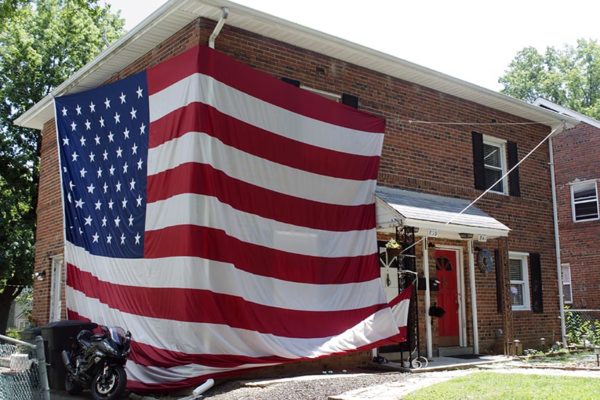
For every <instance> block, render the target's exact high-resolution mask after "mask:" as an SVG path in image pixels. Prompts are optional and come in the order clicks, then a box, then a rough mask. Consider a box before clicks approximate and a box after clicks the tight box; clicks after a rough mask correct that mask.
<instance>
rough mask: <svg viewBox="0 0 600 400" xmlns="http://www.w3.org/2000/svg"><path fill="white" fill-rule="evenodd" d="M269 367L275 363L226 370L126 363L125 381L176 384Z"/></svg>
mask: <svg viewBox="0 0 600 400" xmlns="http://www.w3.org/2000/svg"><path fill="white" fill-rule="evenodd" d="M271 365H277V363H270V364H244V365H239V366H237V367H227V368H216V367H208V366H206V365H198V364H186V365H178V366H176V367H170V368H162V367H154V366H152V367H146V366H144V365H139V364H136V363H135V362H133V361H131V360H128V361H127V365H126V368H127V379H128V380H131V381H136V382H143V383H149V384H158V383H163V384H164V383H171V382H178V381H181V380H184V379H188V378H192V377H200V376H203V375H208V374H218V373H220V372H227V371H236V370H240V369H247V368H255V367H268V366H271Z"/></svg>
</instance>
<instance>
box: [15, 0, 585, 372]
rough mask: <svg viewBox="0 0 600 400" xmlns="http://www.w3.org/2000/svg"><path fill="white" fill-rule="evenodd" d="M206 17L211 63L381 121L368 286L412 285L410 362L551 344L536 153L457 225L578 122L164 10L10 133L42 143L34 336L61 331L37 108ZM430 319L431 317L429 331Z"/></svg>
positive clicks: (213, 6)
mask: <svg viewBox="0 0 600 400" xmlns="http://www.w3.org/2000/svg"><path fill="white" fill-rule="evenodd" d="M221 6H227V7H229V10H230V15H229V18H228V19H227V21H226V24H225V26H224V27H223V29H222V31H221V32H220V34H219V36H218V38H217V39H216V49H217V50H218V51H221V52H223V53H225V54H227V55H229V56H231V57H233V58H234V59H236V60H238V61H240V62H243V63H245V64H248V65H250V66H252V67H253V68H256V69H258V70H262V71H265V72H267V73H269V74H271V75H273V76H275V77H278V78H282V79H284V80H287V81H288V82H289V83H291V84H295V85H298V86H299V87H300V88H304V89H306V90H311V91H314V92H317V93H320V94H322V95H324V96H327V97H329V98H331V99H332V100H334V101H342V102H345V103H346V104H348V105H351V106H355V107H358V108H359V109H362V110H365V111H367V112H370V113H373V114H376V115H380V116H382V117H384V118H385V119H386V138H385V141H384V146H383V153H382V158H381V165H380V171H379V178H378V184H379V188H378V191H377V195H378V200H377V202H378V225H379V228H380V232H379V235H380V236H379V238H380V239H381V243H382V268H381V273H382V283H383V285H384V287H385V288H386V292H387V293H388V294H389V296H392V295H393V294H395V293H397V292H398V291H399V290H400V289H399V288H401V287H402V285H403V284H404V280H405V279H400V280H399V279H398V273H397V271H398V269H399V268H400V269H408V270H415V271H416V273H417V274H418V276H419V280H418V281H419V282H420V283H421V285H420V290H419V291H418V299H419V304H418V310H419V312H418V314H415V315H413V318H415V319H414V320H418V324H415V326H418V327H419V332H420V334H419V339H420V340H419V342H420V348H421V351H422V353H423V354H426V355H428V356H429V357H433V356H436V355H438V354H452V353H457V352H458V353H473V352H474V353H502V352H503V351H505V350H506V349H507V344H509V343H512V341H513V340H514V339H519V340H521V341H522V342H523V343H524V345H525V346H527V347H534V346H536V345H537V344H538V343H539V338H541V337H545V338H550V339H551V340H560V338H561V327H560V320H559V318H557V317H558V316H559V301H558V284H557V282H558V278H557V272H556V271H557V269H556V257H555V243H554V236H553V233H554V229H553V222H552V221H553V220H552V204H551V202H550V201H549V200H548V199H550V198H551V185H550V169H549V151H548V150H549V148H548V146H547V144H544V145H542V146H541V147H540V149H539V150H537V151H536V152H534V153H533V154H532V155H531V157H530V158H529V159H527V160H526V161H525V162H524V163H523V164H522V165H520V166H519V168H518V170H516V171H515V172H514V173H512V174H511V175H510V176H509V177H508V178H506V179H504V180H503V181H501V182H500V183H498V184H497V185H495V186H494V188H493V189H492V190H491V192H490V193H489V194H488V195H486V196H485V197H484V198H483V199H482V200H481V201H480V202H478V203H477V205H476V207H472V208H470V209H469V210H467V211H466V212H465V213H463V214H461V211H462V210H463V209H464V208H465V207H466V206H467V205H468V204H469V202H470V201H471V200H473V199H475V198H476V197H477V196H479V195H480V194H481V193H482V192H483V191H484V190H485V189H486V188H487V187H489V186H491V185H492V184H493V183H494V182H495V181H496V180H497V179H498V178H500V177H501V176H502V175H503V174H504V173H505V172H507V171H508V169H509V168H510V167H511V166H513V165H515V164H516V162H517V160H520V159H521V158H522V157H524V156H525V154H527V152H528V151H529V150H530V149H532V148H534V147H535V146H536V145H537V144H538V143H539V142H540V141H541V140H542V139H543V138H545V137H546V136H547V135H548V134H549V133H550V131H551V130H552V129H554V128H558V127H560V126H562V125H563V124H564V123H565V122H567V123H569V124H573V125H574V124H576V123H577V121H575V120H573V119H571V118H569V117H567V116H560V115H557V114H555V113H553V112H550V111H547V110H544V109H541V108H539V107H536V106H532V105H528V104H526V103H524V102H521V101H519V100H515V99H513V98H510V97H507V96H504V95H501V94H498V93H496V92H493V91H490V90H487V89H484V88H481V87H478V86H475V85H473V84H470V83H467V82H464V81H460V80H458V79H456V78H452V77H449V76H446V75H444V74H441V73H439V72H436V71H432V70H429V69H427V68H424V67H421V66H418V65H415V64H412V63H409V62H407V61H404V60H401V59H398V58H395V57H392V56H390V55H387V54H383V53H379V52H377V51H374V50H372V49H368V48H365V47H362V46H359V45H357V44H354V43H350V42H347V41H344V40H342V39H339V38H336V37H332V36H329V35H326V34H323V33H321V32H317V31H314V30H311V29H308V28H306V27H302V26H298V25H297V24H293V23H290V22H288V21H285V20H281V19H279V18H276V17H273V16H271V15H267V14H264V13H261V12H258V11H256V10H252V9H249V8H246V7H243V6H239V5H236V4H233V3H229V2H227V1H221V0H215V1H199V0H181V1H176V0H173V1H170V2H168V3H166V4H165V5H164V6H162V7H161V8H160V9H159V10H157V11H156V12H155V13H154V14H152V15H151V16H150V17H148V18H147V19H146V20H145V21H143V22H142V23H141V24H140V25H138V26H137V27H136V28H134V29H133V30H132V31H130V32H129V33H128V34H127V35H125V36H124V37H123V38H121V39H120V40H119V41H118V42H117V43H115V44H113V45H112V46H111V47H110V48H109V49H107V50H106V51H105V52H103V53H102V54H101V55H100V56H98V57H97V58H96V59H95V60H93V61H92V62H91V63H90V64H88V65H86V66H85V67H83V68H82V69H81V70H80V71H78V72H77V73H75V74H74V75H73V76H72V77H71V78H70V79H69V80H68V81H66V82H64V83H63V84H62V85H61V86H60V87H58V88H57V89H56V90H55V91H54V92H53V94H52V95H50V96H48V97H47V98H45V99H43V100H42V101H40V102H39V103H37V104H36V105H35V106H33V107H32V108H31V109H30V110H28V111H27V112H26V113H25V114H23V115H22V116H21V117H20V118H19V119H18V120H17V123H18V124H19V125H21V126H26V127H31V128H35V129H39V130H40V131H41V134H42V136H43V140H42V156H41V164H40V169H41V170H40V196H39V204H38V231H37V244H36V261H35V270H36V272H42V271H45V272H46V279H44V280H42V281H36V282H35V286H34V309H33V318H34V319H35V321H37V323H38V324H45V323H46V322H48V321H52V320H57V319H60V318H61V317H62V318H64V317H65V315H66V314H65V309H64V307H63V306H62V304H64V301H63V298H64V290H63V286H64V268H63V267H62V258H61V254H62V248H63V233H62V216H61V215H62V214H61V196H60V183H59V169H58V160H57V144H56V134H55V123H54V120H53V112H54V111H53V107H52V96H56V95H62V94H66V93H74V92H77V91H81V90H84V89H87V88H91V87H96V86H99V85H102V84H103V83H106V82H110V81H114V80H117V79H121V78H123V77H126V76H128V75H130V74H132V73H134V72H137V71H140V70H143V69H145V68H147V67H149V66H152V65H155V64H157V63H159V62H161V61H164V60H165V59H167V58H170V57H172V56H174V55H177V54H180V53H182V52H183V51H185V50H186V49H189V48H191V47H193V46H195V45H197V44H199V43H201V44H206V43H207V42H208V39H209V36H210V35H211V33H212V32H213V29H214V28H215V21H218V20H219V19H220V18H221V16H222V14H221V12H222V11H221ZM424 122H427V123H424ZM431 122H438V123H431ZM445 122H448V123H450V124H445ZM457 122H458V123H460V124H456V123H457ZM449 221H450V223H447V222H449ZM390 238H396V239H397V240H398V241H399V242H401V244H402V245H403V247H404V249H405V250H406V251H405V253H404V257H402V260H401V263H398V262H397V261H393V260H392V261H391V260H390V259H389V257H388V258H387V259H386V255H387V253H386V251H385V247H384V244H385V241H387V240H388V239H390ZM390 261H391V262H390ZM432 306H434V307H439V308H442V309H444V311H445V314H444V316H443V317H441V318H439V317H432V316H430V315H429V312H428V311H429V309H430V308H431V307H432ZM413 342H414V337H413ZM397 350H398V349H381V351H382V352H386V351H387V352H396V351H397ZM400 350H402V348H400ZM370 357H371V353H369V352H363V353H360V354H358V355H356V356H355V358H356V359H357V360H362V361H364V360H368V359H369V358H370Z"/></svg>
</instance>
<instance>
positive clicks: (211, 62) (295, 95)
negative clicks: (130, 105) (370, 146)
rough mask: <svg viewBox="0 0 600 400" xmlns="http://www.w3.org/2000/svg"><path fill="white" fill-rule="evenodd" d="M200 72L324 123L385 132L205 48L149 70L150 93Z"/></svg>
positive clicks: (372, 120) (365, 118) (372, 121)
mask: <svg viewBox="0 0 600 400" xmlns="http://www.w3.org/2000/svg"><path fill="white" fill-rule="evenodd" d="M198 72H199V73H202V74H206V75H210V76H212V77H214V78H215V79H217V80H218V81H220V82H223V83H225V84H227V85H229V86H231V87H234V88H236V89H238V90H240V91H242V92H245V93H247V94H249V95H251V96H254V97H256V98H259V99H261V100H264V101H266V102H268V103H271V104H273V105H276V106H279V107H282V108H285V109H287V110H290V111H293V112H295V113H299V114H302V115H305V116H307V117H310V118H314V119H317V120H320V121H323V122H328V123H331V124H334V125H339V126H344V127H347V128H351V129H357V130H361V131H365V132H373V133H378V134H381V132H383V131H384V129H385V122H384V120H383V119H381V118H376V117H374V116H373V115H372V114H368V113H365V112H362V111H359V110H356V109H354V108H352V107H348V106H345V105H343V104H339V103H336V102H334V101H331V100H328V99H326V98H324V97H323V96H320V95H318V94H314V93H311V92H309V91H307V90H303V89H300V88H297V87H295V86H292V85H290V84H287V83H285V82H282V81H279V80H277V79H273V76H271V75H269V74H267V73H265V72H262V71H258V70H255V69H253V68H250V67H249V66H247V65H245V64H242V63H240V62H238V61H236V60H234V59H233V58H230V57H228V56H226V55H224V54H222V53H220V52H218V51H215V50H213V49H210V48H208V47H206V46H197V47H194V48H192V49H190V50H188V51H186V52H184V53H182V54H180V55H178V56H175V57H173V58H171V59H169V60H167V61H165V62H163V63H161V64H159V65H157V66H155V67H152V68H150V69H148V71H147V76H148V93H149V94H150V95H152V94H154V93H157V92H159V91H161V90H163V89H165V88H167V87H168V86H170V85H172V84H174V83H175V82H177V81H179V80H181V79H183V78H186V77H188V76H190V75H192V74H194V73H198Z"/></svg>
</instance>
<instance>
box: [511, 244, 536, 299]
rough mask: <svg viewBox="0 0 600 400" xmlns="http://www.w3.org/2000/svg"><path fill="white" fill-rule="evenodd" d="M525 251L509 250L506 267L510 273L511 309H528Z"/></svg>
mask: <svg viewBox="0 0 600 400" xmlns="http://www.w3.org/2000/svg"><path fill="white" fill-rule="evenodd" d="M527 256H528V254H527V253H515V252H510V253H509V255H508V258H509V259H508V269H509V273H510V294H511V296H510V298H511V303H512V309H513V310H530V309H531V306H530V303H529V275H528V267H527Z"/></svg>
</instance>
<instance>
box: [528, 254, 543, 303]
mask: <svg viewBox="0 0 600 400" xmlns="http://www.w3.org/2000/svg"><path fill="white" fill-rule="evenodd" d="M529 264H530V271H531V310H532V311H533V312H534V313H543V312H544V301H543V296H542V265H541V262H540V253H531V254H529Z"/></svg>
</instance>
